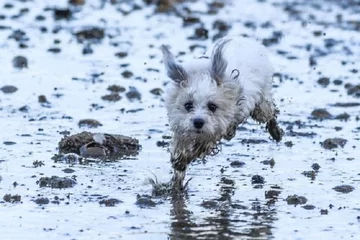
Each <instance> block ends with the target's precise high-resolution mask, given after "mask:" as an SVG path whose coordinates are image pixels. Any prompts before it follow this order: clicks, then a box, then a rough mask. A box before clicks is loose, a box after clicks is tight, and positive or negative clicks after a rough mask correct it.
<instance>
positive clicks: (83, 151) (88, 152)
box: [59, 132, 141, 158]
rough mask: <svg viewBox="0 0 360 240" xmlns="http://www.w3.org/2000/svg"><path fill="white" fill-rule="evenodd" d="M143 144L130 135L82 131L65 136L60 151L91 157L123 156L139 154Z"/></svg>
mask: <svg viewBox="0 0 360 240" xmlns="http://www.w3.org/2000/svg"><path fill="white" fill-rule="evenodd" d="M140 149H141V145H140V144H139V141H138V140H137V139H135V138H131V137H128V136H123V135H117V134H107V133H91V132H81V133H78V134H74V135H71V136H65V137H64V138H63V139H61V140H60V142H59V153H60V154H67V153H76V154H78V155H80V156H82V157H89V158H106V157H110V158H114V157H116V158H121V157H123V156H134V155H137V154H138V152H139V150H140Z"/></svg>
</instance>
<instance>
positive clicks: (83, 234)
mask: <svg viewBox="0 0 360 240" xmlns="http://www.w3.org/2000/svg"><path fill="white" fill-rule="evenodd" d="M0 9H1V11H0V49H1V56H0V62H1V64H2V65H1V70H0V73H1V74H0V126H1V130H2V131H1V132H2V133H1V136H0V198H1V199H0V214H1V215H2V216H1V219H3V220H4V219H6V221H0V233H1V237H2V239H37V240H38V239H49V238H50V239H91V238H94V237H95V238H98V239H119V238H123V239H207V240H208V239H317V238H319V236H321V238H323V239H355V238H356V236H358V235H359V234H360V230H359V229H360V228H359V218H360V211H359V209H360V202H359V196H360V195H359V189H360V187H359V183H360V162H359V147H360V145H359V141H360V135H359V134H360V88H359V86H360V85H359V82H360V72H359V71H360V69H359V64H358V63H359V62H360V57H359V56H360V48H359V45H360V42H359V39H360V38H359V31H360V18H359V16H360V15H359V12H360V5H359V3H358V1H350V0H349V1H334V0H324V1H305V0H304V1H275V0H261V1H252V0H242V1H217V0H216V1H213V0H210V1H196V0H192V1H175V0H174V1H167V0H161V1H151V0H148V1H145V0H144V1H143V0H136V1H120V0H112V1H102V0H70V1H68V0H61V1H49V0H46V1H40V0H34V1H10V0H8V1H4V2H2V3H1V4H0ZM226 35H236V36H240V35H241V36H247V37H251V38H254V39H257V40H258V41H259V42H261V43H263V44H264V45H265V46H267V48H268V49H269V56H270V60H271V61H272V62H273V63H274V68H275V70H276V74H275V75H274V78H273V91H274V98H275V99H274V100H275V102H276V105H277V107H278V108H279V114H278V117H277V119H276V122H272V123H271V124H269V125H268V126H267V127H265V126H262V125H259V124H257V123H256V122H253V121H252V120H249V121H247V122H246V123H244V124H243V125H242V126H240V127H239V128H238V129H237V132H236V136H235V137H234V138H233V139H232V140H231V141H223V142H221V143H220V145H219V148H221V152H220V153H219V154H217V155H216V156H209V157H208V158H206V159H204V160H199V161H195V162H194V163H193V164H192V165H191V166H190V168H189V170H188V172H187V177H186V179H185V181H188V184H187V187H186V191H184V192H178V193H173V192H171V191H168V185H167V183H168V182H169V180H170V178H171V174H172V172H171V171H172V169H171V164H170V156H169V152H168V148H169V144H170V142H171V131H170V129H169V125H168V119H167V116H166V111H165V108H164V101H163V94H164V91H165V88H166V85H167V84H168V79H167V78H166V76H165V72H164V68H163V63H162V60H161V52H160V46H161V45H163V44H165V45H167V46H169V47H171V49H172V51H173V52H174V55H175V56H176V58H177V60H178V61H185V60H186V59H191V58H194V57H199V56H201V55H203V53H204V52H205V51H206V50H208V47H209V46H210V45H211V44H212V42H213V41H214V40H216V39H219V38H220V37H222V36H226ZM281 129H282V130H283V131H282V130H281ZM268 131H269V132H270V134H271V136H269V134H268V133H267V132H268ZM280 139H281V141H280V142H278V140H280ZM149 179H152V180H149ZM189 180H191V181H189ZM153 186H156V188H153Z"/></svg>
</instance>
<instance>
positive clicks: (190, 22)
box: [183, 16, 201, 27]
mask: <svg viewBox="0 0 360 240" xmlns="http://www.w3.org/2000/svg"><path fill="white" fill-rule="evenodd" d="M200 22H201V20H200V18H198V17H194V16H186V17H184V18H183V26H184V27H187V26H190V25H193V24H196V23H200Z"/></svg>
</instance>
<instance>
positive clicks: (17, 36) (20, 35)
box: [9, 30, 29, 42]
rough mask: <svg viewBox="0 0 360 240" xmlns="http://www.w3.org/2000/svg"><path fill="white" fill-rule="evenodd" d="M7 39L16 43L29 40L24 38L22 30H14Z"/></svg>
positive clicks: (24, 34)
mask: <svg viewBox="0 0 360 240" xmlns="http://www.w3.org/2000/svg"><path fill="white" fill-rule="evenodd" d="M9 39H14V40H15V41H17V42H25V41H28V40H29V38H27V37H26V33H25V32H24V31H22V30H15V31H14V32H13V33H12V34H11V35H10V36H9Z"/></svg>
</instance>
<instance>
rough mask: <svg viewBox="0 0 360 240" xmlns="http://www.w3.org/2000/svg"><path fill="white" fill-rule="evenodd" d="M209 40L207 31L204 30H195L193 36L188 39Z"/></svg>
mask: <svg viewBox="0 0 360 240" xmlns="http://www.w3.org/2000/svg"><path fill="white" fill-rule="evenodd" d="M208 38H209V31H208V30H207V29H206V28H202V27H200V28H195V32H194V35H193V36H191V37H188V39H190V40H206V39H208Z"/></svg>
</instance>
